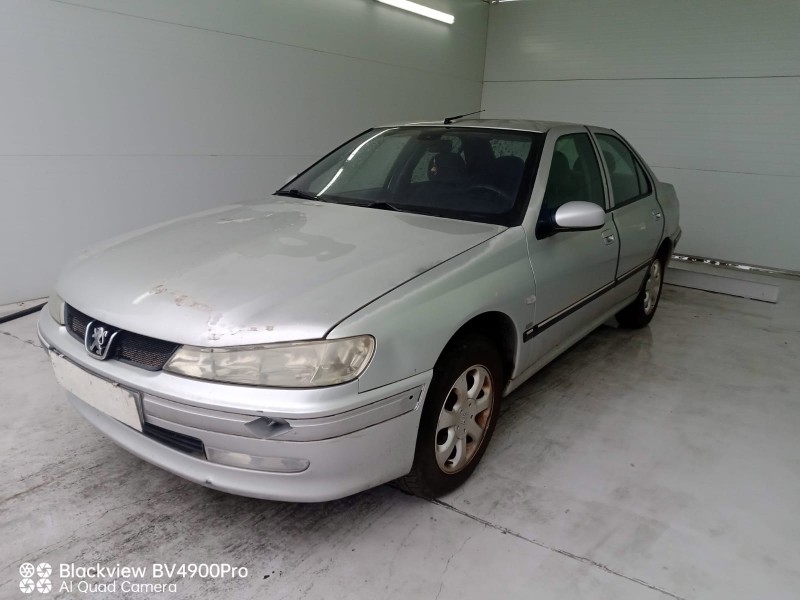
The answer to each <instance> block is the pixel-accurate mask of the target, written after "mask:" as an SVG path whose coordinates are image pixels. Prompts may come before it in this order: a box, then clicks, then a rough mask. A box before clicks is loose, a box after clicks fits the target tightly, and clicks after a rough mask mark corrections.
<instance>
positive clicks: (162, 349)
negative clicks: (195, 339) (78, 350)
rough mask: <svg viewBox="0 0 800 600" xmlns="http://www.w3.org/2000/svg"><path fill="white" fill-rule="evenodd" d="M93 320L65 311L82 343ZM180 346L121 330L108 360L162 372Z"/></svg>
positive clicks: (73, 311) (72, 329)
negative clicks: (111, 359) (112, 359)
mask: <svg viewBox="0 0 800 600" xmlns="http://www.w3.org/2000/svg"><path fill="white" fill-rule="evenodd" d="M91 320H92V318H91V317H89V316H88V315H85V314H83V313H82V312H80V311H79V310H76V309H74V308H72V307H71V306H70V305H69V304H67V305H66V307H65V309H64V322H65V324H66V326H67V331H69V332H70V334H71V335H72V337H74V338H75V339H77V340H80V341H81V342H83V341H84V339H85V336H86V326H87V325H88V324H89V322H90V321H91ZM179 345H180V344H175V343H173V342H165V341H164V340H157V339H155V338H151V337H147V336H146V335H139V334H138V333H133V332H130V331H125V330H122V329H120V331H119V333H118V334H117V337H116V338H114V346H113V347H112V348H111V351H110V352H109V356H108V358H115V359H117V360H119V361H122V362H125V363H128V364H131V365H133V366H136V367H140V368H142V369H147V370H148V371H160V370H161V369H162V368H164V365H165V364H166V363H167V361H168V360H169V359H170V357H171V356H172V355H173V354H174V353H175V350H177V349H178V346H179Z"/></svg>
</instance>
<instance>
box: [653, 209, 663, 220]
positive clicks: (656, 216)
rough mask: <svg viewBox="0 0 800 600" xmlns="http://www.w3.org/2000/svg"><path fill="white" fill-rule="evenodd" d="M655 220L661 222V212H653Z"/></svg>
mask: <svg viewBox="0 0 800 600" xmlns="http://www.w3.org/2000/svg"><path fill="white" fill-rule="evenodd" d="M653 218H654V219H655V220H656V221H660V220H661V211H660V210H654V211H653Z"/></svg>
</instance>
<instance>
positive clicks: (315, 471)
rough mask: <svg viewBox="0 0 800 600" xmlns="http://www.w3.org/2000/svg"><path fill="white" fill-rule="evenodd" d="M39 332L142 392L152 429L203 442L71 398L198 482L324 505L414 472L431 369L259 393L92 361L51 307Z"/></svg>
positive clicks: (119, 435) (66, 353)
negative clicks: (386, 380) (186, 445)
mask: <svg viewBox="0 0 800 600" xmlns="http://www.w3.org/2000/svg"><path fill="white" fill-rule="evenodd" d="M39 337H40V339H41V341H42V344H43V346H44V347H45V348H46V349H47V350H48V352H55V353H56V354H58V355H61V356H63V357H64V358H66V359H67V360H69V361H70V362H72V363H73V364H75V365H77V366H78V367H80V368H81V369H83V370H84V371H87V372H88V373H89V374H91V375H95V376H97V377H100V378H102V379H106V380H109V381H111V382H114V383H117V384H119V385H120V386H123V387H125V388H127V389H129V390H133V391H135V392H138V394H139V397H140V399H141V414H142V419H143V423H144V424H145V425H146V427H145V430H146V431H147V425H149V426H155V427H156V428H160V429H161V430H168V431H169V432H174V433H177V434H179V435H181V436H188V437H189V438H195V439H198V440H200V441H201V442H202V444H203V448H204V454H203V451H202V450H201V452H200V454H199V455H198V454H197V453H195V454H194V455H191V454H188V453H186V452H184V451H180V450H178V449H175V448H173V447H170V446H169V445H167V444H165V443H163V442H162V441H158V440H157V439H154V438H153V437H150V436H148V435H146V434H144V433H141V432H139V431H136V430H135V429H132V428H131V427H128V426H127V425H125V424H123V423H121V422H120V421H117V420H115V419H114V418H112V417H110V416H108V415H107V414H105V413H103V412H101V411H99V410H97V409H95V408H94V407H93V406H90V405H89V404H87V403H85V402H83V401H82V400H80V399H79V398H78V397H76V396H75V395H73V394H71V393H68V394H67V396H68V399H69V401H70V403H71V404H72V405H73V406H74V407H75V408H76V410H77V411H78V412H79V413H80V414H81V415H82V416H83V417H84V418H85V419H86V420H87V421H89V422H90V423H91V424H92V425H94V426H95V427H97V428H98V429H99V430H100V431H102V432H103V433H104V434H106V435H107V436H108V437H110V438H111V439H112V440H113V441H114V442H116V443H117V444H118V445H120V446H121V447H123V448H125V449H126V450H128V451H129V452H131V453H132V454H135V455H136V456H139V457H140V458H142V459H144V460H146V461H148V462H150V463H153V464H155V465H157V466H159V467H161V468H163V469H165V470H167V471H170V472H172V473H175V474H176V475H179V476H181V477H184V478H186V479H189V480H190V481H194V482H196V483H199V484H201V485H205V486H207V487H211V488H214V489H219V490H222V491H225V492H230V493H234V494H239V495H243V496H251V497H255V498H265V499H270V500H285V501H297V502H318V501H325V500H333V499H336V498H341V497H343V496H347V495H350V494H354V493H356V492H359V491H362V490H365V489H368V488H370V487H374V486H376V485H380V484H381V483H385V482H387V481H391V480H392V479H395V478H397V477H400V476H402V475H404V474H406V473H407V472H408V471H409V470H410V468H411V464H412V461H413V458H414V448H415V444H416V437H417V429H418V426H419V419H420V413H421V407H422V402H423V401H424V396H425V391H426V390H427V387H428V384H429V382H430V378H431V372H426V373H422V374H419V375H416V376H414V377H411V378H409V379H406V380H403V381H399V382H395V383H392V384H389V385H386V386H383V387H381V388H377V389H374V390H371V391H369V392H364V393H361V394H359V393H358V385H357V382H351V384H345V385H341V386H335V387H330V388H320V389H314V390H276V389H259V388H253V387H246V386H237V385H229V384H218V383H213V382H204V381H199V380H193V379H188V378H185V377H180V376H177V375H173V374H170V373H167V372H164V371H160V372H155V373H154V372H150V371H144V370H142V369H139V368H136V367H134V366H130V365H126V364H123V363H120V362H118V361H113V360H111V361H98V360H95V359H93V358H92V357H90V356H89V355H88V354H87V353H86V352H85V350H84V348H83V345H82V344H81V343H80V342H78V341H77V340H75V339H74V338H73V337H72V336H70V335H69V334H68V333H67V331H66V329H65V328H64V327H60V326H59V325H58V324H57V323H56V322H55V321H54V320H53V319H52V318H51V317H50V315H49V313H48V312H47V311H43V312H42V316H41V317H40V321H39ZM209 458H212V459H213V462H212V460H209ZM281 462H283V463H285V464H304V465H306V464H307V467H305V468H304V469H303V470H302V471H300V472H291V473H287V472H280V471H279V470H273V469H272V467H271V465H275V464H279V463H281ZM221 463H227V464H221ZM232 465H237V466H232ZM250 465H256V468H248V467H249V466H250ZM294 470H295V471H297V469H294Z"/></svg>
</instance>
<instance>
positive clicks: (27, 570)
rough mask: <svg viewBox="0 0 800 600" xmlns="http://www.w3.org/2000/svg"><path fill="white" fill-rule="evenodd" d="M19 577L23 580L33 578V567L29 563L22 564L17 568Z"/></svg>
mask: <svg viewBox="0 0 800 600" xmlns="http://www.w3.org/2000/svg"><path fill="white" fill-rule="evenodd" d="M19 576H20V577H22V578H23V579H30V578H31V577H33V565H32V564H31V563H22V564H21V565H20V566H19Z"/></svg>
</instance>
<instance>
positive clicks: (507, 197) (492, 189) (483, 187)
mask: <svg viewBox="0 0 800 600" xmlns="http://www.w3.org/2000/svg"><path fill="white" fill-rule="evenodd" d="M472 190H486V191H488V192H491V193H493V194H495V195H496V196H500V197H501V198H503V199H504V200H508V201H510V202H512V203H513V201H514V198H513V197H512V196H511V195H510V194H509V193H508V192H505V191H503V190H501V189H500V188H499V187H497V186H494V185H492V184H490V183H476V184H474V185H471V186H469V187H468V188H467V193H469V192H471V191H472Z"/></svg>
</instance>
